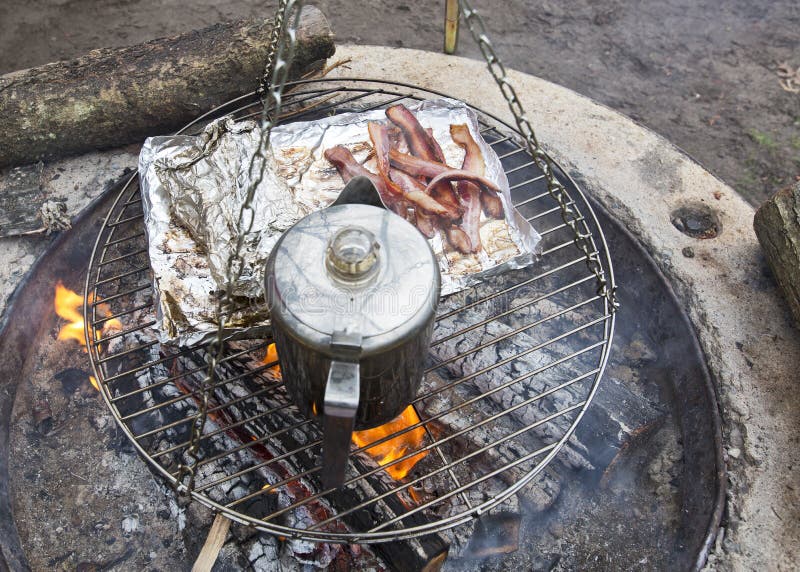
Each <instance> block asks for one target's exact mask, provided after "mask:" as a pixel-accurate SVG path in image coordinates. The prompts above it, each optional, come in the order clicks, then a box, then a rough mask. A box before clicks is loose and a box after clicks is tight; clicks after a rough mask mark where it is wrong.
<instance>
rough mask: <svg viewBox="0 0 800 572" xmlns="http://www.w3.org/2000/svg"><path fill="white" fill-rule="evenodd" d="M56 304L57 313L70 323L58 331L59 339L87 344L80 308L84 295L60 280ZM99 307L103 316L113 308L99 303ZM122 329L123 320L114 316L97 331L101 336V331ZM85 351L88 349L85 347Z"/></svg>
mask: <svg viewBox="0 0 800 572" xmlns="http://www.w3.org/2000/svg"><path fill="white" fill-rule="evenodd" d="M93 301H94V300H93V298H91V297H90V298H89V302H90V303H91V302H93ZM54 305H55V309H56V314H58V316H59V317H61V318H64V319H65V320H67V322H68V323H66V324H64V326H62V327H61V330H59V332H58V339H59V340H75V341H77V342H78V343H79V344H80V345H82V346H86V338H85V336H84V333H83V316H82V315H81V311H80V308H81V307H82V306H83V296H81V295H80V294H78V293H77V292H73V291H72V290H70V289H69V288H67V287H66V286H64V284H62V283H61V282H59V283H58V284H56V296H55V300H54ZM97 309H98V310H99V311H100V313H101V314H102V315H103V316H110V315H111V308H110V307H109V306H108V304H99V305H98V306H97ZM121 329H122V322H120V321H119V320H117V319H116V318H113V319H111V320H106V322H105V323H104V324H103V327H102V329H100V330H97V331H96V332H95V335H96V336H99V335H100V333H101V332H102V333H107V332H110V331H114V330H121ZM84 351H86V349H85V348H84Z"/></svg>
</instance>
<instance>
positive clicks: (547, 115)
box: [331, 46, 800, 570]
mask: <svg viewBox="0 0 800 572" xmlns="http://www.w3.org/2000/svg"><path fill="white" fill-rule="evenodd" d="M336 58H337V59H339V58H350V59H351V60H352V61H351V62H350V63H349V64H347V66H345V67H341V68H337V69H336V70H334V72H333V73H332V74H331V75H332V76H334V77H346V76H351V77H365V78H374V79H383V80H393V81H401V82H408V83H411V84H414V85H418V86H420V87H424V88H427V89H432V90H437V91H442V92H444V93H451V94H454V95H457V96H458V97H460V98H462V99H463V100H464V101H466V102H467V103H470V104H472V105H475V106H477V107H479V108H481V109H484V110H486V111H488V112H490V113H493V114H496V115H497V116H498V117H500V118H501V119H504V120H506V121H508V122H510V123H511V124H513V118H512V117H511V114H510V113H509V111H508V108H507V106H506V103H505V101H504V100H503V98H502V96H501V95H500V92H499V90H498V89H497V88H496V87H495V85H494V83H493V81H492V78H491V76H490V75H489V73H488V71H487V70H486V66H485V64H484V63H483V62H480V61H473V60H468V59H465V58H459V57H454V56H445V55H442V54H436V53H430V52H421V51H417V50H407V49H397V48H384V47H374V46H342V47H339V48H338V49H337V53H336ZM510 80H511V81H512V82H513V85H514V87H515V88H516V91H517V94H518V95H519V96H520V98H521V99H522V103H523V106H524V108H525V110H526V111H527V112H528V115H529V118H530V119H531V122H532V123H533V125H534V127H535V128H536V130H537V136H538V139H539V140H540V141H541V142H542V143H543V144H544V147H545V148H546V150H547V152H548V153H550V155H551V156H552V157H553V158H554V159H555V160H556V161H557V162H558V163H559V164H560V165H561V166H562V167H563V168H564V169H565V170H566V171H567V172H568V174H569V175H570V176H572V177H573V178H574V179H575V180H576V181H577V182H578V184H579V185H581V186H582V187H583V189H584V190H585V191H586V192H587V194H588V195H589V196H591V197H592V198H594V199H595V200H596V201H597V202H598V203H599V204H600V205H601V206H602V207H603V208H605V209H606V210H607V211H608V212H609V213H610V214H611V215H612V216H613V217H615V218H616V219H617V220H618V221H619V222H620V223H621V224H622V225H623V226H625V227H626V228H627V229H628V231H629V232H630V233H631V234H632V235H633V236H634V237H635V238H636V239H637V240H638V241H639V242H640V243H641V245H642V246H643V247H644V248H645V250H646V251H647V252H648V253H649V254H650V255H651V256H652V258H653V259H654V261H655V262H656V264H657V265H658V267H659V268H660V270H661V271H662V272H663V274H664V275H665V276H666V278H667V281H668V282H669V284H670V285H671V286H672V288H673V289H674V292H675V294H676V296H677V298H678V300H679V301H680V302H682V304H683V305H684V308H685V309H686V312H687V314H688V315H689V317H690V319H691V321H692V324H693V326H694V328H695V330H696V333H697V335H698V338H699V340H700V344H701V346H702V350H703V352H704V353H705V357H706V359H707V361H708V366H709V369H710V370H711V373H712V376H713V379H714V381H715V383H716V389H717V396H718V400H719V402H720V407H721V409H722V411H721V413H722V417H723V423H724V425H723V439H724V445H725V453H726V462H727V467H728V472H729V474H728V479H729V488H728V503H727V511H726V512H727V514H726V519H725V523H726V527H727V528H726V529H725V530H724V531H722V533H721V537H720V538H718V539H717V549H716V551H715V553H713V554H712V555H711V557H710V559H709V566H718V567H721V568H734V569H747V570H751V569H758V568H762V569H763V568H764V567H765V566H767V567H769V568H771V569H792V568H793V567H794V565H796V563H797V562H800V445H799V444H800V390H798V388H797V387H796V382H797V378H798V374H797V372H798V369H800V333H798V331H797V330H796V329H794V328H793V326H792V323H791V318H790V316H789V312H788V307H787V305H786V303H785V302H784V301H783V299H782V298H781V297H780V294H779V292H778V290H777V288H776V285H775V282H774V280H773V279H772V278H771V277H770V276H769V274H768V271H767V270H766V264H765V261H764V258H763V255H762V253H761V249H760V247H759V245H758V242H757V241H756V237H755V234H754V232H753V228H752V223H753V208H752V207H751V206H750V205H749V204H747V203H746V202H745V201H744V200H743V199H742V198H741V197H740V196H739V195H738V194H736V192H735V191H734V190H733V189H731V188H730V187H729V186H727V185H726V184H725V183H723V182H722V181H720V180H719V179H718V178H716V177H715V176H714V175H712V174H711V173H709V172H708V171H706V170H705V169H703V167H701V166H700V165H698V164H697V163H696V162H695V161H694V160H692V159H691V158H690V157H688V156H687V155H686V154H685V153H684V152H683V151H681V150H680V149H678V148H677V147H675V146H674V145H673V144H671V143H670V142H668V141H666V140H665V139H664V138H662V137H661V136H659V135H657V134H655V133H653V132H652V131H650V130H648V129H646V128H644V127H642V126H641V125H639V124H637V123H636V122H634V121H633V120H631V119H630V118H628V117H625V116H624V115H621V114H620V113H617V112H616V111H613V110H611V109H609V108H607V107H605V106H603V105H600V104H598V103H596V102H594V101H592V100H590V99H588V98H586V97H584V96H581V95H579V94H577V93H575V92H573V91H570V90H568V89H565V88H563V87H560V86H558V85H555V84H552V83H550V82H547V81H544V80H542V79H539V78H536V77H533V76H530V75H527V74H523V73H519V72H514V71H511V72H510ZM682 209H683V210H682ZM687 211H688V212H690V213H691V212H695V213H699V214H700V215H702V216H700V217H699V218H700V219H709V218H710V219H711V220H713V222H714V224H715V226H716V227H717V233H716V236H715V237H713V238H694V237H692V236H689V234H695V235H697V234H702V232H700V233H692V232H691V231H692V230H693V229H692V228H691V227H692V222H691V221H690V222H689V223H688V224H682V223H681V222H680V221H678V220H677V219H679V218H682V217H681V216H680V215H681V214H682V213H685V212H687ZM673 219H676V220H675V224H674V223H673ZM701 222H702V221H701ZM676 224H677V226H683V227H684V231H685V232H687V233H688V234H684V232H681V231H680V230H678V228H676ZM686 227H689V228H686ZM710 234H715V233H713V232H712V233H710ZM636 280H637V279H636V276H617V282H618V283H619V285H620V288H623V289H624V288H635V287H636ZM675 358H676V359H680V357H679V356H675Z"/></svg>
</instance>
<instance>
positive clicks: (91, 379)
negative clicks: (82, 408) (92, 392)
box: [89, 375, 100, 391]
mask: <svg viewBox="0 0 800 572" xmlns="http://www.w3.org/2000/svg"><path fill="white" fill-rule="evenodd" d="M89 383H91V384H92V387H94V388H95V389H96V390H97V391H100V385H98V383H97V379H95V377H94V376H93V375H90V376H89Z"/></svg>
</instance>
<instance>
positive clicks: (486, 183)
mask: <svg viewBox="0 0 800 572" xmlns="http://www.w3.org/2000/svg"><path fill="white" fill-rule="evenodd" d="M442 181H469V182H470V183H473V184H476V185H478V186H479V187H480V188H481V190H483V191H484V192H483V193H481V196H483V195H484V194H488V195H490V196H492V197H495V198H497V194H498V193H499V192H500V188H499V187H498V186H497V185H495V184H494V183H493V182H492V181H490V180H489V179H487V178H486V177H481V176H480V175H476V174H475V173H471V172H469V171H464V170H463V169H448V170H447V171H444V172H442V173H439V174H438V175H436V176H435V177H434V178H433V179H431V181H430V182H429V183H428V187H427V188H428V189H433V188H435V187H436V186H437V185H438V184H439V183H441V182H442ZM501 206H502V205H501Z"/></svg>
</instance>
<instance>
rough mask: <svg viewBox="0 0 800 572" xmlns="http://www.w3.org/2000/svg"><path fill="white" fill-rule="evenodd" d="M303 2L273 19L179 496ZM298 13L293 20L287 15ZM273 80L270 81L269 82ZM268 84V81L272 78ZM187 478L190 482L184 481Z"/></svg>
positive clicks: (287, 3)
mask: <svg viewBox="0 0 800 572" xmlns="http://www.w3.org/2000/svg"><path fill="white" fill-rule="evenodd" d="M302 4H303V3H302V1H301V0H281V2H280V3H279V5H278V8H277V10H276V13H275V18H274V19H273V23H274V27H273V30H272V35H271V40H270V46H269V53H268V54H267V63H266V67H265V71H264V78H262V84H261V86H262V89H263V92H261V93H259V95H260V96H261V100H262V104H263V110H262V114H261V129H260V131H259V140H258V147H257V148H256V151H255V153H254V154H253V156H252V157H251V159H250V164H249V165H248V175H249V185H248V187H247V194H246V196H245V200H244V203H243V204H242V206H241V208H240V210H239V218H238V220H237V223H236V228H237V230H238V236H237V239H236V246H235V248H234V252H233V254H232V255H231V256H230V257H229V258H228V265H227V270H226V276H225V279H226V286H225V291H224V292H223V293H222V294H221V295H220V296H219V299H218V301H217V333H216V339H215V340H214V342H212V343H211V344H210V348H209V350H210V351H209V353H208V358H207V361H208V364H207V365H208V369H207V372H206V375H205V376H204V378H203V380H202V381H201V383H200V390H201V391H202V396H201V398H200V404H199V410H198V412H197V415H195V417H194V420H193V421H192V432H191V438H190V440H189V446H188V447H187V449H186V456H187V457H188V458H189V459H190V460H191V461H190V462H189V463H188V464H187V463H181V464H180V466H179V467H178V476H177V479H176V482H177V487H178V490H179V492H182V493H186V494H189V493H191V492H192V490H193V489H194V482H195V469H196V466H197V463H198V462H199V461H200V454H199V447H200V439H201V438H202V435H203V431H204V429H205V425H206V419H207V417H208V401H209V393H210V392H211V390H212V388H213V386H214V381H215V379H216V370H217V366H218V365H219V363H220V362H221V360H222V359H223V357H224V355H225V316H226V313H230V312H231V311H233V309H234V308H235V300H234V296H233V288H234V286H235V284H236V283H237V282H238V280H239V278H240V277H241V275H242V270H243V267H244V261H243V259H242V256H241V251H242V247H243V245H244V240H245V237H246V236H247V235H248V234H250V232H251V231H252V230H253V221H254V219H255V213H254V212H253V207H252V202H253V196H254V195H255V190H256V187H258V185H259V184H260V183H261V181H262V179H263V177H264V167H265V166H266V163H267V150H268V149H269V141H270V136H271V134H272V128H273V127H275V125H276V124H277V122H278V117H279V116H280V111H281V107H282V104H283V89H284V87H285V85H286V79H287V77H288V73H289V65H290V63H291V61H292V59H293V57H294V51H295V47H296V45H297V26H298V23H299V21H300V10H301V8H302ZM291 14H293V16H292V19H291V21H289V19H288V18H287V16H289V15H291ZM269 78H271V79H269ZM268 79H269V82H268V83H267V80H268ZM187 477H188V482H186V483H184V481H185V480H186V478H187Z"/></svg>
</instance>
